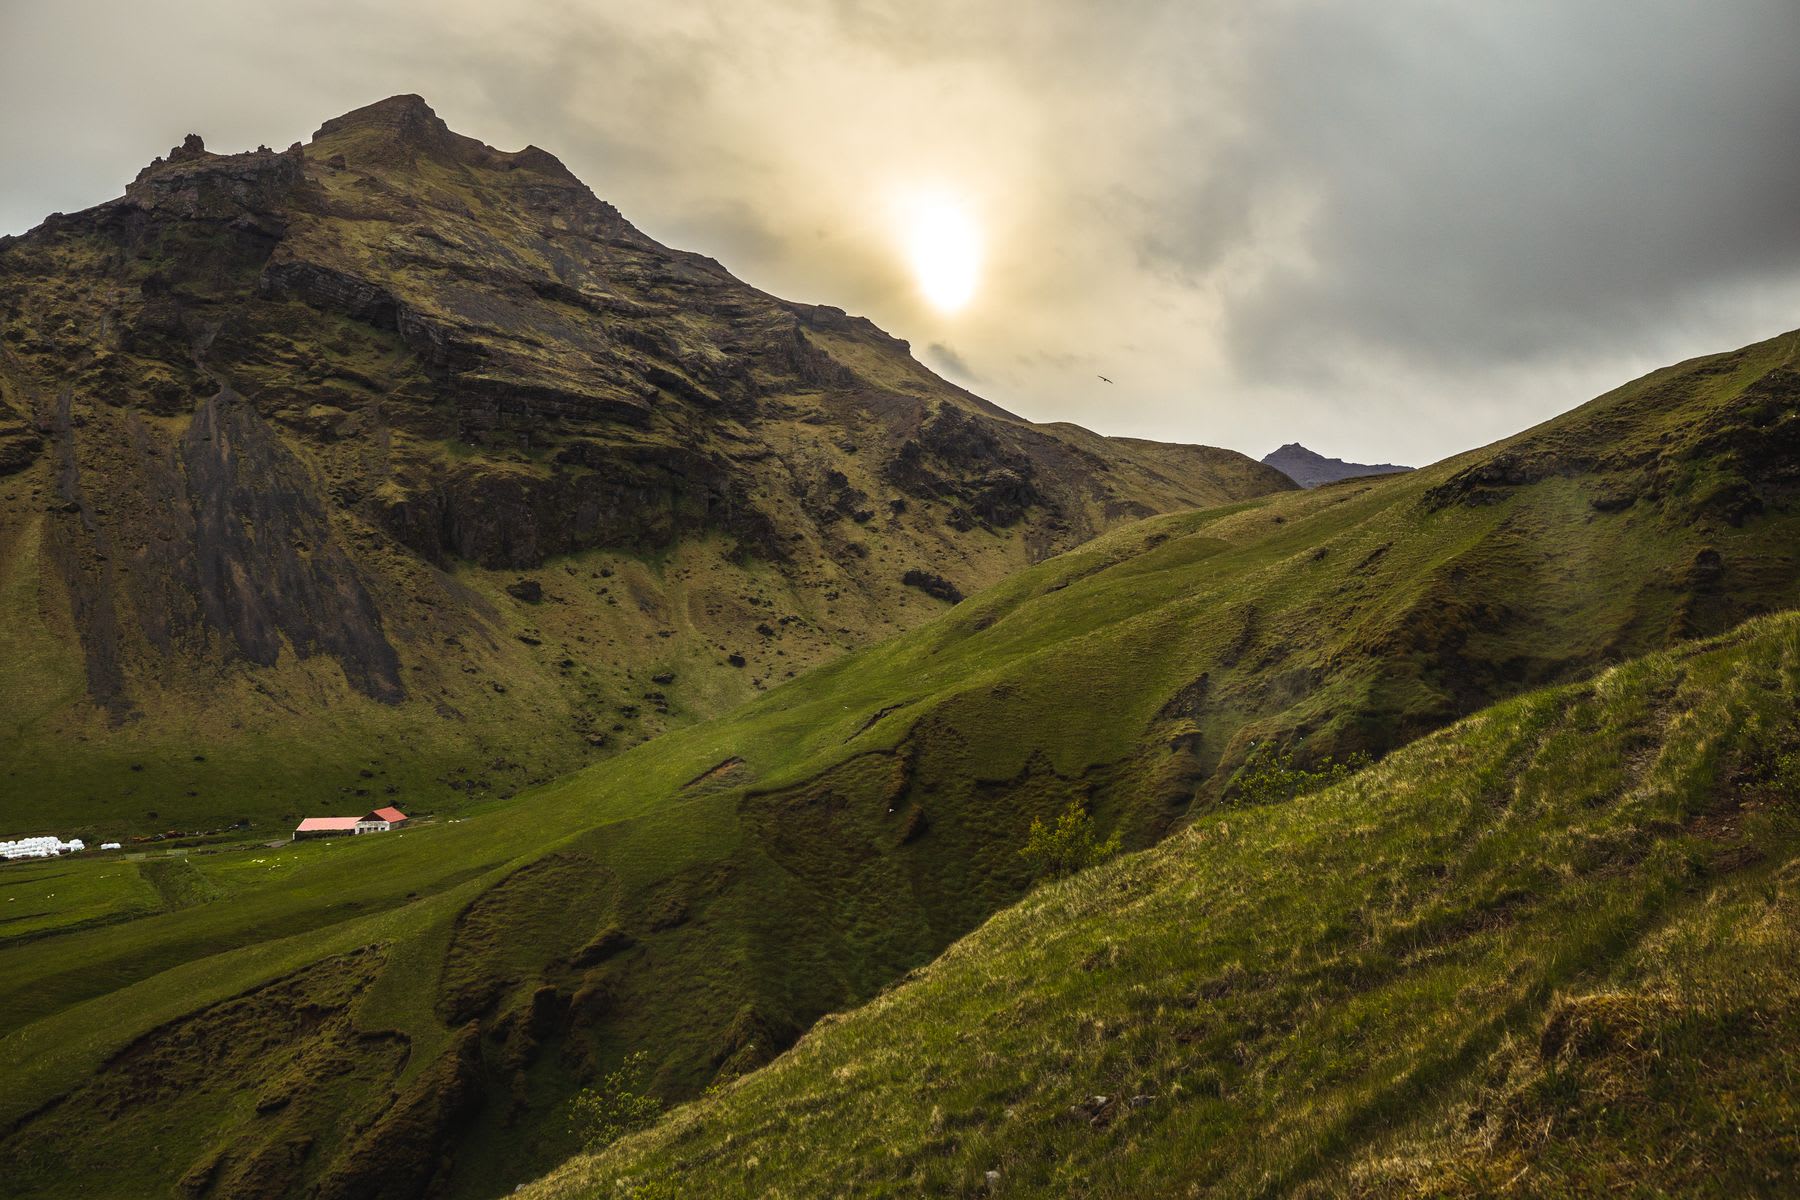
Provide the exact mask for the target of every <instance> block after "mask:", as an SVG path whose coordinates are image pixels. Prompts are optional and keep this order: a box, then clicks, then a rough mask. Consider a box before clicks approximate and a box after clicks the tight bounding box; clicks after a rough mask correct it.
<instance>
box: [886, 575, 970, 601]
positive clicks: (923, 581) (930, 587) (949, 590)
mask: <svg viewBox="0 0 1800 1200" xmlns="http://www.w3.org/2000/svg"><path fill="white" fill-rule="evenodd" d="M900 582H901V583H903V584H905V585H906V586H907V587H913V588H918V589H919V590H920V591H921V592H924V593H925V594H926V595H927V596H931V597H932V598H934V599H937V600H943V601H946V602H948V603H950V604H961V603H962V599H963V594H962V589H960V588H958V587H957V586H956V585H955V584H954V583H951V582H950V581H949V580H948V579H945V578H944V577H943V576H942V575H934V574H932V573H931V572H930V571H921V570H919V569H918V568H917V567H915V568H913V569H912V570H910V571H908V572H907V573H906V574H904V575H902V576H901V577H900Z"/></svg>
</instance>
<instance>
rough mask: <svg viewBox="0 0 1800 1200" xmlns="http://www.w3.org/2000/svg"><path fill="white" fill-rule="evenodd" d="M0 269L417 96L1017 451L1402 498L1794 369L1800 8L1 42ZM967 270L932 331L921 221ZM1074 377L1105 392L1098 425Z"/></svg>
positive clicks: (341, 26) (262, 27) (187, 28)
mask: <svg viewBox="0 0 1800 1200" xmlns="http://www.w3.org/2000/svg"><path fill="white" fill-rule="evenodd" d="M0 14H3V15H0V114H3V115H0V232H20V231H23V230H25V229H27V228H29V227H31V226H32V225H35V224H36V223H37V222H38V221H40V220H41V219H42V218H43V217H44V215H45V214H46V213H49V212H51V211H57V210H62V211H73V210H76V209H79V208H84V207H87V206H88V205H91V204H94V203H98V202H100V201H102V200H105V199H108V198H110V197H112V196H116V195H118V194H119V193H120V192H121V191H122V190H123V188H124V185H125V183H126V182H128V181H129V180H130V178H131V177H132V176H133V175H134V174H135V173H136V171H137V170H138V168H139V167H141V166H142V165H143V164H144V163H146V162H148V161H149V160H150V159H151V158H152V157H153V156H154V155H157V154H161V153H165V152H166V151H167V150H168V149H169V147H170V146H172V145H174V144H175V143H177V142H178V141H180V139H181V136H182V135H183V134H186V133H188V132H190V131H192V132H198V133H201V134H203V135H204V136H205V138H206V141H207V145H208V146H209V148H211V149H215V150H225V151H229V150H238V149H246V148H249V147H252V146H254V145H256V144H258V143H267V144H269V145H273V146H284V145H286V144H288V143H289V142H292V141H295V140H304V139H306V138H308V137H310V135H311V132H312V131H313V130H314V129H315V128H317V127H318V125H319V124H320V122H321V121H323V120H324V119H326V118H327V117H331V116H335V115H337V114H339V113H342V112H344V111H347V110H349V109H351V108H355V107H358V106H360V105H362V104H365V103H368V102H370V101H372V100H376V99H379V98H381V97H383V96H387V95H392V94H395V93H399V92H418V93H419V94H421V95H423V96H425V98H426V99H427V100H428V101H430V103H431V104H432V106H433V107H434V108H436V109H437V111H438V113H439V114H440V115H441V116H443V117H444V118H445V120H447V121H448V122H449V123H450V125H451V127H452V128H454V129H456V130H458V131H460V132H463V133H467V134H469V135H471V136H474V137H478V138H480V139H482V140H483V141H486V142H489V143H491V144H493V145H496V146H499V147H500V148H502V149H508V150H510V149H517V148H519V147H520V146H523V145H525V144H526V143H535V144H537V145H539V146H542V147H544V148H546V149H548V150H550V151H552V152H553V153H555V154H556V155H558V156H559V157H560V158H562V159H563V161H564V162H566V163H567V164H568V165H569V166H570V168H571V169H573V170H574V171H575V173H576V174H578V175H580V176H581V177H582V178H583V179H584V180H585V181H587V182H588V183H589V185H590V186H592V188H593V189H594V191H595V192H596V193H598V194H599V195H600V196H601V197H603V198H605V199H608V200H611V201H612V202H613V203H615V204H617V205H618V206H619V207H620V208H621V209H622V210H623V211H624V213H625V215H626V216H627V217H628V218H630V219H631V220H632V221H633V222H635V223H636V224H637V225H638V226H639V227H640V228H642V229H643V230H644V231H645V232H647V233H649V234H651V235H652V236H654V237H657V238H659V239H661V240H663V241H665V242H668V243H670V244H672V245H677V246H681V247H684V248H688V249H694V250H700V251H703V252H705V253H708V254H711V255H713V256H715V257H717V258H718V259H720V260H721V261H722V262H724V263H725V264H726V265H727V266H728V267H730V268H731V269H732V270H733V271H734V272H735V273H736V274H737V275H739V276H740V277H742V278H744V279H746V280H748V281H749V282H751V283H753V284H755V285H757V286H759V287H762V288H765V289H767V290H769V291H772V292H775V293H777V294H779V295H783V296H787V297H789V298H792V299H797V300H807V301H813V302H820V303H829V304H836V305H839V306H840V307H843V308H847V309H849V310H851V311H852V312H859V313H864V314H867V315H868V316H870V317H872V318H873V319H874V320H875V321H876V322H877V323H878V324H880V325H881V326H882V327H884V328H886V329H888V330H889V331H890V332H893V333H895V334H897V335H898V336H901V337H905V338H907V339H909V340H910V341H911V342H912V343H913V346H914V349H915V351H916V352H917V353H918V354H919V355H920V356H921V357H922V358H924V359H925V360H926V361H927V362H929V363H931V364H932V365H933V366H934V367H936V368H937V369H938V370H939V371H941V372H942V373H944V374H946V375H949V376H951V377H952V378H955V379H957V380H958V381H959V382H962V383H964V384H966V385H968V386H970V387H971V388H973V389H974V390H976V391H978V392H980V393H982V394H983V395H986V396H988V397H989V398H991V399H993V400H995V401H997V402H999V403H1001V404H1004V405H1006V406H1007V407H1009V408H1011V409H1013V410H1014V411H1016V412H1019V413H1021V414H1023V415H1025V416H1028V417H1031V418H1034V419H1037V420H1071V421H1077V422H1080V423H1081V424H1083V425H1087V426H1089V427H1090V428H1093V429H1097V430H1099V431H1101V432H1103V433H1114V434H1132V435H1137V436H1143V437H1156V438H1165V439H1174V440H1182V441H1198V442H1207V443H1212V444H1216V445H1225V446H1232V447H1235V448H1237V449H1241V450H1244V451H1247V452H1249V453H1252V454H1255V455H1258V456H1260V455H1262V454H1264V453H1266V452H1267V451H1269V450H1271V449H1273V448H1274V447H1275V446H1277V445H1278V444H1280V443H1282V442H1287V441H1294V440H1298V441H1303V442H1305V443H1306V444H1307V445H1309V446H1312V447H1313V448H1315V449H1318V450H1321V451H1323V452H1324V453H1327V454H1334V455H1341V456H1344V457H1347V458H1354V459H1360V460H1363V461H1371V460H1382V461H1387V460H1393V461H1401V462H1413V463H1422V462H1425V461H1429V460H1431V459H1435V458H1439V457H1442V456H1444V455H1447V454H1451V453H1454V452H1456V451H1459V450H1462V449H1466V448H1469V447H1471V446H1475V445H1479V444H1482V443H1484V442H1487V441H1490V440H1493V439H1494V438H1497V437H1501V436H1504V435H1506V434H1508V433H1511V432H1514V431H1516V430H1518V429H1520V428H1522V427H1524V426H1527V425H1530V424H1532V423H1534V422H1536V421H1539V420H1542V419H1544V418H1546V417H1548V416H1551V415H1553V414H1555V413H1557V412H1560V411H1563V410H1565V409H1567V408H1570V407H1572V406H1573V405H1575V404H1577V403H1579V402H1580V401H1582V400H1584V399H1587V398H1588V397H1589V396H1591V395H1593V394H1595V393H1597V392H1600V391H1603V390H1605V389H1606V388H1608V387H1611V386H1613V385H1614V384H1617V383H1620V382H1623V381H1624V380H1625V379H1627V378H1629V377H1631V376H1633V375H1636V374H1640V373H1642V372H1643V371H1645V370H1648V369H1650V368H1652V367H1655V366H1660V365H1662V364H1664V363H1666V362H1670V361H1674V360H1677V359H1680V358H1684V357H1689V356H1692V355H1695V354H1701V353H1706V352H1709V351H1713V350H1722V349H1729V348H1732V347H1735V346H1738V345H1740V344H1743V343H1746V342H1749V341H1754V340H1757V339H1760V338H1763V337H1768V336H1771V335H1773V334H1776V333H1779V332H1783V331H1785V330H1787V329H1790V328H1793V327H1800V200H1797V198H1800V4H1797V3H1795V0H1712V2H1710V3H1706V4H1699V3H1692V2H1691V0H1682V2H1675V0H1512V2H1510V3H1505V4H1500V3H1494V2H1492V0H1483V2H1476V0H1470V2H1468V3H1455V2H1453V0H1367V2H1365V3H1348V2H1346V0H1255V2H1251V0H1242V2H1236V0H1180V2H1170V3H1160V2H1153V0H1112V2H1110V3H1099V2H1098V0H1044V2H1040V3H1022V2H1021V3H1011V4H979V3H975V2H972V0H699V2H695V3H676V2H675V0H532V2H525V0H511V2H508V3H492V2H488V0H440V2H439V3H434V4H430V5H425V4H409V3H395V2H391V0H388V2H382V3H372V4H365V3H344V2H339V0H307V2H269V0H264V2H258V3H244V2H242V0H231V2H220V3H199V2H195V3H168V2H161V3H158V2H151V0H122V2H102V0H58V2H57V3H54V4H52V3H38V2H36V0H30V2H28V0H0ZM920 196H934V197H938V198H940V202H941V203H948V204H951V205H953V206H955V207H957V208H958V209H960V211H962V212H963V213H964V214H966V217H967V219H968V220H969V222H971V223H972V225H973V226H974V229H975V232H976V236H977V238H978V241H979V247H980V260H981V263H980V267H979V270H978V272H977V276H976V281H977V282H976V288H975V291H974V294H973V297H972V299H971V300H970V301H969V303H968V304H967V305H966V307H963V308H962V309H960V310H958V311H955V312H944V311H941V310H939V309H937V308H934V307H933V306H932V305H931V304H930V303H928V302H927V299H926V297H925V295H924V293H923V291H922V289H921V286H920V281H919V279H918V278H917V276H916V274H915V271H914V269H913V266H912V265H911V263H910V261H909V257H908V254H909V251H908V240H907V239H908V233H909V228H910V222H911V221H912V220H913V215H912V214H913V213H914V211H915V207H914V206H916V204H917V203H918V197H920ZM1099 375H1105V376H1107V377H1108V378H1110V379H1112V380H1113V381H1114V382H1113V383H1111V384H1107V383H1103V382H1101V381H1100V380H1099V379H1098V378H1097V376H1099Z"/></svg>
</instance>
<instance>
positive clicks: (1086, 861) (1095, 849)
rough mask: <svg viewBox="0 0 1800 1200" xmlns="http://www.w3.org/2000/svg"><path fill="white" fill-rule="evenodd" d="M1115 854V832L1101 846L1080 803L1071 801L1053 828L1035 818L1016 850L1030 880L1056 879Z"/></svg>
mask: <svg viewBox="0 0 1800 1200" xmlns="http://www.w3.org/2000/svg"><path fill="white" fill-rule="evenodd" d="M1118 852H1119V833H1118V830H1114V831H1113V834H1112V836H1111V837H1109V838H1107V839H1106V840H1105V841H1104V842H1102V841H1100V840H1098V839H1097V838H1096V836H1095V833H1094V818H1093V816H1092V814H1090V813H1089V812H1088V810H1087V808H1086V806H1084V805H1083V804H1082V803H1081V801H1079V800H1071V801H1070V802H1069V807H1068V808H1065V809H1064V810H1063V812H1062V815H1061V816H1059V817H1057V818H1056V824H1054V825H1046V824H1044V822H1043V820H1042V819H1041V818H1038V817H1033V818H1032V819H1031V832H1030V833H1029V834H1027V835H1026V838H1025V845H1024V846H1022V847H1020V849H1019V857H1020V858H1023V859H1024V860H1025V861H1026V862H1027V863H1028V864H1030V866H1031V874H1032V878H1034V879H1060V878H1062V877H1063V876H1064V875H1073V874H1074V873H1075V872H1077V871H1080V870H1083V869H1085V868H1087V867H1091V866H1093V865H1094V864H1095V863H1098V862H1103V861H1105V860H1106V859H1109V858H1111V857H1112V856H1113V855H1115V854H1117V853H1118Z"/></svg>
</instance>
